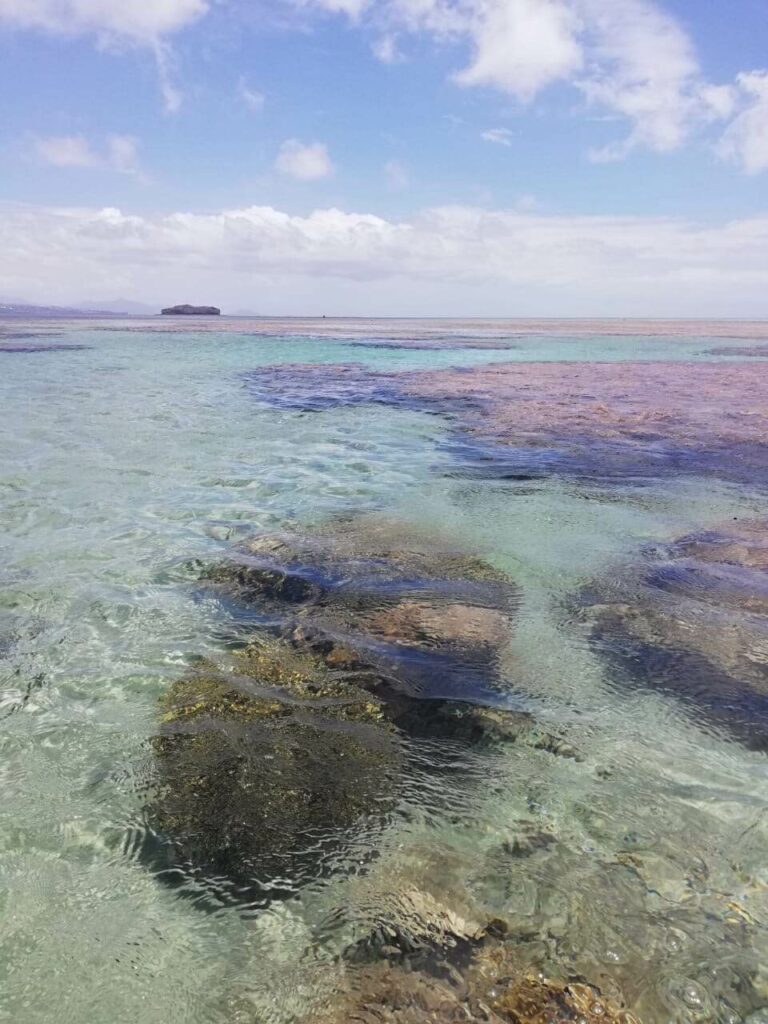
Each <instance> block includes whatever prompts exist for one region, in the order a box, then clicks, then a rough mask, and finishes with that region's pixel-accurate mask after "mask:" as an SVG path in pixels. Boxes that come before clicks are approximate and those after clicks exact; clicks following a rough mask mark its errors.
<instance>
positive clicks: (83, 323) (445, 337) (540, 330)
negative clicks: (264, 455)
mask: <svg viewBox="0 0 768 1024" xmlns="http://www.w3.org/2000/svg"><path fill="white" fill-rule="evenodd" d="M51 319H55V320H56V323H57V326H58V325H66V324H67V323H71V324H72V326H73V329H74V328H76V329H78V330H82V329H87V330H120V331H124V330H127V331H141V332H146V331H158V330H162V331H180V332H184V331H189V330H190V326H189V324H188V323H187V324H185V323H184V319H183V317H182V318H179V319H176V320H174V318H173V317H165V318H163V323H162V326H161V325H160V324H159V322H158V318H157V317H139V316H130V317H128V316H120V315H115V316H112V317H105V316H99V315H96V314H92V315H91V316H89V318H88V319H87V320H85V319H82V318H75V317H71V318H69V317H68V316H67V314H66V313H61V314H60V315H59V316H57V317H56V318H46V319H42V318H41V319H39V320H38V321H37V322H39V323H40V324H41V325H44V324H46V323H47V324H48V325H50V323H51ZM25 321H27V322H30V323H33V322H36V321H35V318H34V317H32V316H30V317H27V318H25ZM194 330H195V332H200V333H207V332H208V333H216V334H221V333H228V334H252V335H262V336H266V337H303V338H307V337H310V338H311V337H316V338H349V339H351V340H354V339H360V340H376V339H379V340H382V341H393V340H394V341H396V340H403V341H419V342H423V341H424V340H428V339H432V340H435V341H439V342H440V343H444V344H451V345H455V346H456V347H458V348H461V347H466V343H467V341H468V340H471V339H476V340H486V341H493V340H499V339H501V340H505V339H509V338H516V337H521V336H525V335H542V336H550V337H565V338H567V337H574V338H579V339H583V338H585V337H608V336H616V337H637V338H638V339H642V338H669V339H670V340H671V341H674V339H675V338H681V339H685V338H723V339H727V338H733V339H743V340H745V341H749V342H757V341H760V340H766V341H768V320H722V319H721V320H712V319H710V320H650V319H634V320H633V319H607V318H603V319H594V320H591V319H586V318H578V319H562V320H559V319H554V318H549V319H547V318H528V319H525V318H517V319H515V318H510V319H489V318H482V317H480V318H464V319H456V318H431V319H430V318H416V317H415V318H389V317H383V318H365V317H230V316H224V317H220V318H217V319H216V320H210V321H205V320H201V321H200V322H196V323H195V325H194Z"/></svg>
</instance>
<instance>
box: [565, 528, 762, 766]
mask: <svg viewBox="0 0 768 1024" xmlns="http://www.w3.org/2000/svg"><path fill="white" fill-rule="evenodd" d="M612 576H613V578H614V579H615V580H616V581H617V582H615V583H613V584H607V585H604V586H602V587H601V586H600V585H599V584H598V585H597V586H596V587H595V588H593V590H592V592H591V593H588V594H587V593H585V594H584V595H582V599H581V614H582V615H583V616H584V617H585V619H586V620H587V621H588V622H589V624H590V628H591V637H592V642H593V644H594V645H595V647H596V648H597V649H598V650H599V651H600V652H601V653H602V654H603V655H604V656H605V657H606V658H607V659H608V661H609V663H610V664H611V665H612V666H613V667H614V670H615V678H616V680H617V681H618V682H619V684H621V685H625V684H627V683H631V684H634V685H642V686H644V687H648V688H651V689H656V690H660V691H662V692H665V693H668V694H670V695H676V696H677V697H678V698H680V699H681V700H682V701H683V703H684V705H685V706H686V707H687V708H688V709H690V710H691V712H692V713H693V714H694V715H695V716H696V717H699V718H702V719H703V720H705V721H706V722H707V723H709V724H711V725H714V726H716V727H722V728H724V729H726V730H727V731H728V732H730V733H731V734H732V735H734V736H736V737H737V738H738V739H740V740H741V741H742V742H744V743H745V744H747V745H748V746H750V747H753V748H756V749H761V750H762V749H768V523H760V522H748V523H738V522H734V523H733V524H727V525H724V526H723V527H721V528H719V529H716V530H707V531H702V532H700V533H696V534H689V535H686V536H685V537H682V538H680V539H679V540H677V541H675V542H674V543H672V544H671V545H669V546H668V547H667V548H666V549H665V550H662V551H660V552H659V551H656V552H654V553H653V555H652V556H651V557H650V558H649V559H648V561H646V562H645V563H644V564H640V565H638V566H635V567H628V568H627V569H626V570H625V571H623V572H621V573H613V574H612Z"/></svg>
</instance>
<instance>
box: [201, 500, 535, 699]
mask: <svg viewBox="0 0 768 1024" xmlns="http://www.w3.org/2000/svg"><path fill="white" fill-rule="evenodd" d="M208 580H209V582H210V583H212V584H213V585H215V586H216V587H218V589H219V592H220V593H221V594H223V595H224V596H226V597H227V598H228V599H230V600H231V601H233V602H235V603H238V602H239V603H241V604H242V605H244V606H247V607H248V608H250V609H256V610H257V611H259V612H261V613H262V614H263V615H264V616H272V618H273V620H276V621H277V622H278V623H279V628H280V630H281V631H282V633H283V635H284V636H286V637H290V638H291V640H292V642H294V643H295V644H297V645H299V646H304V647H306V648H309V649H311V650H313V651H314V652H315V653H317V654H319V655H320V656H321V657H323V658H324V659H325V660H326V662H327V663H328V664H329V665H332V666H333V667H335V668H339V669H345V668H346V669H350V670H352V669H355V668H356V669H358V670H360V669H362V668H367V669H369V670H372V671H374V672H377V673H378V674H379V676H380V677H382V678H383V679H389V680H390V685H391V687H392V688H393V689H395V690H397V691H398V692H400V693H402V694H405V695H408V696H411V697H418V698H431V699H460V700H476V701H477V702H479V703H483V702H484V703H493V702H494V700H496V702H497V699H498V695H499V684H500V681H501V677H502V659H503V656H504V655H505V653H506V650H507V647H508V645H509V642H510V640H511V637H512V633H513V628H514V615H515V612H516V610H517V607H518V604H519V599H520V595H519V591H518V589H517V587H516V586H515V585H514V583H512V581H511V580H509V579H508V578H507V577H506V576H505V575H504V574H503V573H502V572H500V571H499V570H497V569H495V568H494V567H493V566H491V565H490V564H489V563H487V562H485V561H483V560H482V559H481V558H479V557H477V556H475V555H471V554H467V553H466V552H463V551H460V550H457V549H456V548H455V546H454V545H452V544H451V543H450V542H449V541H447V540H446V539H445V538H440V537H435V536H426V535H420V534H418V533H417V532H414V531H412V530H410V531H409V530H407V529H405V528H404V526H403V524H401V523H393V522H391V521H388V520H383V519H380V518H378V517H371V516H364V517H360V518H359V519H358V520H351V521H344V522H340V523H334V524H330V525H329V526H326V527H324V528H321V529H318V530H317V531H315V532H313V533H312V534H309V535H298V534H290V533H281V534H263V535H260V536H257V537H255V538H253V539H252V540H251V541H250V542H248V543H247V544H246V545H245V546H244V547H243V548H242V549H241V550H240V551H239V552H238V553H237V554H236V555H235V557H234V558H233V560H232V561H231V562H230V563H225V564H222V565H219V566H216V567H214V568H213V569H212V570H211V571H210V572H209V573H208Z"/></svg>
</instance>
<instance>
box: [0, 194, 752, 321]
mask: <svg viewBox="0 0 768 1024" xmlns="http://www.w3.org/2000/svg"><path fill="white" fill-rule="evenodd" d="M0 278H2V280H3V281H4V284H5V287H6V288H8V289H9V290H10V291H12V292H13V293H14V294H19V295H24V296H27V297H29V298H32V299H38V300H43V299H46V300H48V301H52V300H54V299H55V300H57V301H76V300H77V297H78V294H79V290H80V289H81V288H82V281H83V280H87V281H88V282H89V285H90V286H91V291H92V292H93V294H94V296H97V297H98V295H100V294H101V295H104V296H105V297H108V296H109V294H114V293H115V289H116V288H119V289H120V293H121V294H129V295H131V296H134V297H136V298H138V299H154V300H155V301H161V300H162V299H163V298H164V297H165V296H167V295H168V294H171V293H174V290H175V289H176V288H178V287H180V286H181V285H182V284H183V285H184V286H185V288H186V290H189V288H193V289H194V290H195V291H196V292H200V293H201V294H203V293H204V294H205V295H210V294H213V295H215V296H216V297H217V298H218V297H219V296H221V298H222V302H224V301H225V300H227V301H230V302H232V303H239V304H240V305H242V304H243V303H249V302H253V296H254V295H263V296H265V301H267V302H270V303H271V302H276V301H278V299H277V298H276V297H277V296H283V298H282V304H283V309H282V311H283V312H290V311H301V310H302V309H305V308H308V307H309V308H312V307H311V306H310V302H313V301H314V302H316V301H317V300H318V297H321V298H322V299H323V301H324V302H326V300H327V304H330V303H331V301H332V300H333V301H334V302H335V308H336V309H337V311H338V310H343V309H345V308H346V309H359V310H360V311H361V312H362V311H366V310H367V311H368V312H369V313H376V312H379V313H386V312H390V313H392V314H395V313H398V312H403V311H404V310H409V311H411V312H422V313H430V312H432V313H447V312H452V313H457V314H458V313H462V312H463V313H470V312H473V311H475V312H480V313H484V314H489V315H490V314H491V313H497V314H503V313H507V314H511V313H519V314H521V315H522V314H535V313H547V312H549V313H552V314H554V313H558V314H560V315H565V314H567V313H583V312H586V313H591V314H598V313H606V312H614V313H622V314H624V313H626V314H631V313H633V312H635V313H644V314H645V315H647V314H648V313H649V311H652V312H655V313H658V314H679V315H685V314H689V315H691V314H692V315H703V314H705V313H724V314H725V313H728V312H731V313H736V312H739V313H741V314H742V315H743V314H744V313H745V312H747V311H750V310H751V311H753V312H757V311H760V310H762V311H764V308H765V300H764V296H765V294H766V288H767V287H768V218H753V219H751V220H744V221H734V222H731V223H726V224H722V225H716V226H713V225H711V224H699V223H695V222H689V221H685V220H679V219H674V218H650V217H649V218H643V217H621V216H615V217H571V216H555V215H543V214H537V213H535V212H522V211H520V210H483V209H479V208H476V207H466V206H450V207H439V208H434V209H427V210H424V211H423V212H422V213H420V214H418V215H417V216H415V217H413V218H411V219H408V220H388V219H385V218H382V217H378V216H374V215H373V214H366V213H349V212H344V211H341V210H338V209H324V210H317V211H315V212H313V213H311V214H309V215H307V216H295V215H290V214H287V213H284V212H282V211H280V210H276V209H273V208H272V207H248V208H244V209H233V210H225V211H223V212H221V213H217V214H193V213H173V214H169V215H165V216H136V215H130V214H125V213H122V212H121V211H120V210H117V209H112V208H108V209H102V210H89V209H42V208H37V207H24V206H5V207H3V206H0ZM385 296H386V301H387V302H388V303H389V305H388V306H386V305H384V298H383V297H385ZM377 300H378V302H379V303H380V304H377ZM315 308H316V307H315ZM327 311H330V305H328V306H327Z"/></svg>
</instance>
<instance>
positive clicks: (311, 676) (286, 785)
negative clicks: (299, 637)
mask: <svg viewBox="0 0 768 1024" xmlns="http://www.w3.org/2000/svg"><path fill="white" fill-rule="evenodd" d="M152 743H153V748H154V754H155V760H156V765H157V771H158V788H157V793H156V795H155V797H154V798H153V800H152V801H151V803H150V805H149V807H148V811H147V813H148V818H149V822H150V824H151V826H152V828H153V830H154V831H155V832H156V833H157V834H158V835H159V836H160V837H161V840H162V842H163V843H164V846H163V847H162V854H161V856H160V862H161V864H160V866H161V867H162V868H164V871H165V876H166V878H167V879H169V880H171V881H173V880H174V878H177V879H178V881H180V882H181V881H183V880H185V879H187V878H189V877H192V878H197V879H198V880H199V879H202V880H205V881H206V882H207V884H208V886H209V887H211V888H212V889H213V890H214V892H215V894H216V896H217V897H218V898H223V899H231V900H234V901H236V902H238V903H241V904H242V903H245V904H249V905H252V904H254V903H255V904H259V903H266V902H269V901H270V900H272V899H275V898H282V897H285V896H288V895H291V894H292V893H293V892H294V891H295V890H296V888H297V887H298V886H300V885H301V884H302V883H303V882H304V881H307V880H308V879H317V878H319V877H322V876H323V875H324V874H327V873H330V872H331V871H332V870H333V869H334V865H335V864H336V863H337V861H336V857H337V854H338V851H339V849H340V848H341V847H343V845H344V843H345V841H346V840H348V839H349V838H350V836H351V835H352V834H353V833H354V830H355V827H356V826H361V827H362V825H363V824H364V823H366V822H369V823H370V822H373V821H375V820H381V819H382V818H383V817H384V816H385V815H386V813H387V810H388V809H389V808H390V806H391V803H392V800H393V798H394V795H395V793H396V790H397V785H398V777H399V772H400V749H399V744H398V742H397V739H396V736H395V734H394V733H393V731H392V728H391V726H390V725H389V724H388V723H387V721H386V719H385V717H384V714H383V711H382V708H381V706H380V704H379V703H378V702H377V701H376V700H375V699H374V698H372V697H371V695H370V694H368V693H366V692H365V691H363V690H360V689H358V688H356V687H354V686H352V685H349V684H347V683H345V682H344V681H340V680H338V679H334V678H333V677H332V676H331V675H330V674H329V673H328V672H326V671H325V670H324V668H323V666H322V665H321V664H318V663H317V662H316V661H313V660H312V659H309V658H306V657H302V656H301V655H299V654H297V653H296V652H295V651H293V650H291V649H290V648H288V647H287V646H285V645H283V644H280V643H268V642H263V643H260V644H259V645H258V646H255V645H254V646H252V647H251V648H249V649H248V650H246V651H245V652H243V653H242V654H241V655H240V656H239V657H238V658H237V660H236V664H235V666H234V670H233V671H230V672H216V671H215V670H210V671H204V672H201V673H198V674H195V675H190V676H187V677H184V678H183V679H180V680H179V681H178V682H177V683H176V684H174V685H173V686H172V687H171V689H170V691H169V692H168V694H167V695H166V696H165V698H164V700H163V716H162V726H161V731H160V734H159V735H158V736H156V737H155V738H154V740H153V741H152Z"/></svg>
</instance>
